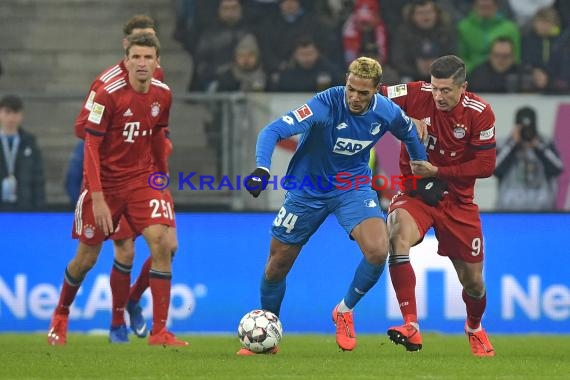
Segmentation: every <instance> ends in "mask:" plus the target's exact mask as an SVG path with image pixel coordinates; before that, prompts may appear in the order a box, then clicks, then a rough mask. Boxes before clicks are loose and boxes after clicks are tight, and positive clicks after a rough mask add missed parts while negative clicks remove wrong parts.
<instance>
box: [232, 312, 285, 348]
mask: <svg viewBox="0 0 570 380" xmlns="http://www.w3.org/2000/svg"><path fill="white" fill-rule="evenodd" d="M282 337H283V327H282V326H281V321H280V320H279V318H278V317H277V316H276V315H275V314H273V313H272V312H270V311H267V310H252V311H250V312H249V313H247V314H246V315H244V316H243V318H242V319H241V320H240V321H239V325H238V338H239V340H240V342H241V344H242V346H243V347H245V348H247V349H248V350H250V351H252V352H256V353H264V352H267V351H269V350H271V349H272V348H274V347H277V345H279V342H281V338H282Z"/></svg>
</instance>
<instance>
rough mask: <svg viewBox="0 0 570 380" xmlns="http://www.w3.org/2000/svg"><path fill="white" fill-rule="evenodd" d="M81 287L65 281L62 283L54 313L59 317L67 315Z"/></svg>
mask: <svg viewBox="0 0 570 380" xmlns="http://www.w3.org/2000/svg"><path fill="white" fill-rule="evenodd" d="M80 287H81V284H79V285H71V284H69V283H68V282H67V281H65V280H64V281H63V286H62V287H61V293H60V294H59V302H58V303H57V307H56V308H55V313H56V314H60V315H69V307H70V306H71V304H72V303H73V300H74V299H75V295H76V294H77V291H78V290H79V288H80Z"/></svg>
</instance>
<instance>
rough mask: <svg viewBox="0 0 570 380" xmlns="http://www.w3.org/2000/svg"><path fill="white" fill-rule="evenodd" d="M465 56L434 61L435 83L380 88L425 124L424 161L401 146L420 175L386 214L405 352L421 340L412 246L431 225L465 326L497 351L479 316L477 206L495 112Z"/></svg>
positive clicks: (395, 336)
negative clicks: (459, 297)
mask: <svg viewBox="0 0 570 380" xmlns="http://www.w3.org/2000/svg"><path fill="white" fill-rule="evenodd" d="M465 75H466V74H465V63H464V62H463V61H462V60H461V59H460V58H458V57H456V56H453V55H448V56H443V57H440V58H438V59H436V60H435V61H434V62H433V63H432V65H431V83H425V82H411V83H408V84H400V85H396V86H389V87H386V86H383V87H381V88H380V91H381V92H382V93H383V94H384V95H386V96H387V97H389V98H390V99H392V100H393V101H394V102H395V103H397V104H398V105H399V106H400V107H401V108H402V109H403V110H404V111H405V112H406V113H407V114H408V115H409V116H410V117H413V118H415V119H418V120H420V121H422V122H423V123H424V124H425V125H426V126H427V131H428V139H427V145H426V149H427V153H428V161H427V162H425V161H424V162H414V161H411V162H410V158H409V156H408V154H407V152H406V150H405V149H404V148H402V150H401V154H400V169H401V171H402V174H403V175H404V176H408V175H410V174H414V175H417V176H421V177H422V179H420V180H418V184H417V187H416V189H412V187H411V183H406V184H405V187H404V188H405V191H404V192H402V193H400V194H398V195H396V196H395V197H394V198H393V199H392V203H391V205H390V208H389V211H388V212H389V214H388V234H389V237H390V256H389V259H388V263H389V268H390V276H391V279H392V285H393V286H394V289H395V291H396V297H397V299H398V303H399V305H400V311H401V313H402V316H403V319H404V325H402V326H396V327H391V328H390V329H389V330H388V335H389V337H390V339H391V340H392V341H393V342H394V343H396V344H402V345H404V346H405V347H406V349H407V350H408V351H418V350H420V349H421V347H422V338H421V335H420V330H419V324H418V316H417V311H416V296H415V286H416V277H415V274H414V270H413V268H412V265H411V264H410V258H409V254H410V247H412V246H414V245H416V244H418V243H419V242H421V241H422V239H423V237H424V235H425V234H426V232H427V231H428V229H429V228H430V227H433V229H434V231H435V236H436V238H437V240H438V254H439V255H442V256H447V257H449V259H450V260H451V262H452V263H453V266H454V267H455V270H456V272H457V276H458V278H459V281H460V282H461V285H462V286H463V301H464V302H465V305H466V309H467V321H466V323H465V333H466V335H467V337H468V339H469V344H470V346H471V351H472V353H473V354H474V355H475V356H494V355H495V351H494V349H493V346H492V345H491V342H490V341H489V338H488V337H487V334H486V333H485V330H483V328H482V326H481V319H482V316H483V313H484V311H485V306H486V301H487V299H486V291H485V283H484V282H483V274H482V272H483V258H484V252H483V234H482V229H481V219H480V215H479V209H478V207H477V205H476V204H475V203H474V202H473V197H474V186H475V180H476V179H477V178H487V177H490V176H491V175H492V174H493V170H494V169H495V155H496V152H495V126H494V124H495V115H494V113H493V110H492V109H491V106H490V105H489V104H488V103H486V102H485V101H484V100H483V99H481V98H480V97H478V96H477V95H475V94H473V93H470V92H468V91H467V82H466V80H465Z"/></svg>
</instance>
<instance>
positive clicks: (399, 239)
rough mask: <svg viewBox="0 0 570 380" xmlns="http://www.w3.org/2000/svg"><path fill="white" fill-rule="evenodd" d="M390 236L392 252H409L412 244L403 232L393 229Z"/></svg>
mask: <svg viewBox="0 0 570 380" xmlns="http://www.w3.org/2000/svg"><path fill="white" fill-rule="evenodd" d="M388 236H389V237H388V239H389V245H390V252H391V253H392V254H403V253H407V252H409V250H410V248H411V244H410V242H409V241H408V239H406V238H405V237H404V236H403V235H402V234H400V233H397V232H394V231H392V232H391V233H389V234H388Z"/></svg>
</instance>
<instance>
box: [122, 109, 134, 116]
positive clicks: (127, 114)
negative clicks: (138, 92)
mask: <svg viewBox="0 0 570 380" xmlns="http://www.w3.org/2000/svg"><path fill="white" fill-rule="evenodd" d="M123 116H124V117H129V116H133V111H131V109H130V108H127V110H126V111H125V113H124V114H123Z"/></svg>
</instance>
